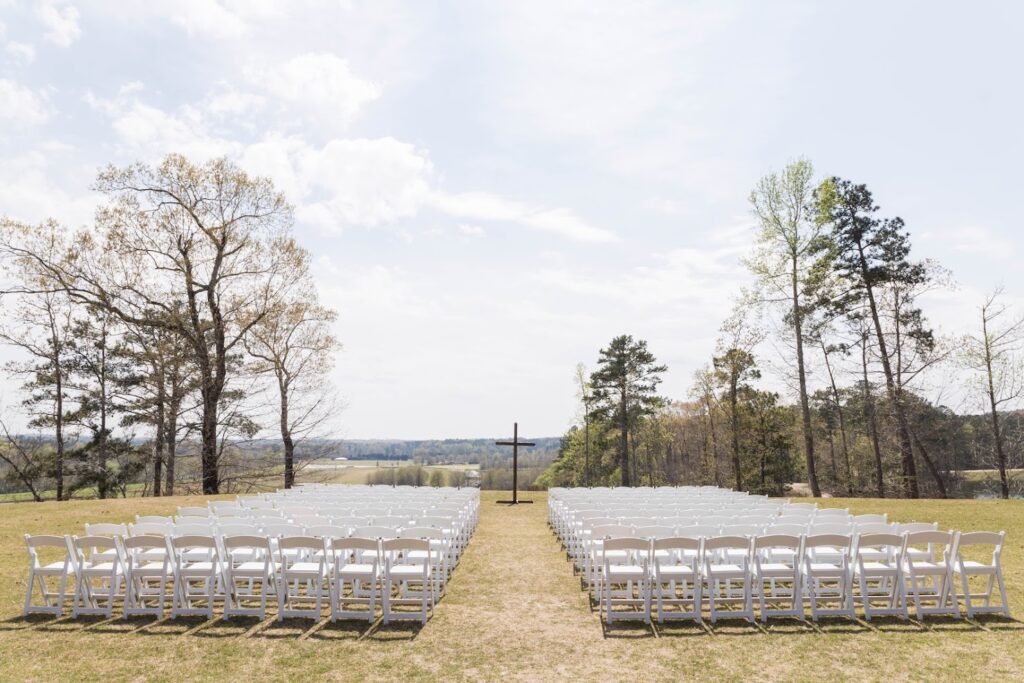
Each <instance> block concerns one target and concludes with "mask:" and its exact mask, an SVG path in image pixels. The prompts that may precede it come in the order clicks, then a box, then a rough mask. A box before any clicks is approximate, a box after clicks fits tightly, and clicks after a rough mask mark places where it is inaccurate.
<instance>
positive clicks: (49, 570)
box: [35, 562, 74, 575]
mask: <svg viewBox="0 0 1024 683" xmlns="http://www.w3.org/2000/svg"><path fill="white" fill-rule="evenodd" d="M73 571H74V570H73V569H72V568H71V565H68V572H69V573H72V572H73ZM35 572H36V574H47V575H55V574H57V575H59V574H63V573H64V563H63V562H51V563H50V564H46V565H43V566H42V567H37V568H36V570H35Z"/></svg>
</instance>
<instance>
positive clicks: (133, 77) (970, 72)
mask: <svg viewBox="0 0 1024 683" xmlns="http://www.w3.org/2000/svg"><path fill="white" fill-rule="evenodd" d="M1022 23H1024V4H1020V3H1007V2H975V3H970V4H969V5H965V4H962V3H953V2H934V1H933V2H900V3H892V2H859V3H821V2H811V1H808V2H772V3H764V2H675V1H670V2H629V3H623V2H600V1H595V0H585V1H583V0H581V1H579V2H561V1H554V0H545V1H543V2H540V1H537V2H534V1H531V0H525V1H521V0H517V1H516V2H497V1H494V2H481V1H470V0H466V1H464V2H429V3H427V2H412V1H409V2H404V3H394V2H387V1H374V2H322V3H321V2H308V1H305V0H297V1H292V2H288V3H275V2H269V1H260V0H238V1H231V0H219V1H216V0H205V1H204V0H167V1H160V0H150V1H148V2H145V3H124V2H84V1H78V2H56V1H46V0H43V1H37V2H29V1H18V0H0V214H3V215H7V216H9V217H11V218H15V219H18V220H23V221H31V222H35V221H40V220H42V219H44V218H46V217H53V218H56V219H57V220H59V221H60V222H61V223H63V224H65V225H67V226H68V227H69V229H72V228H77V227H79V226H83V225H87V224H88V223H89V222H90V221H91V217H92V214H93V211H94V209H95V207H96V205H97V202H98V196H97V195H96V194H95V193H93V192H91V191H90V190H89V187H90V185H91V183H92V181H93V179H94V178H95V175H96V172H97V170H98V169H99V168H100V167H102V166H105V165H106V164H108V163H114V164H119V165H123V164H129V163H132V162H135V161H143V162H155V161H157V160H159V159H160V158H161V157H162V156H163V155H165V154H168V153H170V152H180V153H183V154H186V155H187V156H189V157H190V158H192V159H193V160H195V161H203V160H206V159H210V158H213V157H218V156H223V155H226V156H228V157H230V158H231V159H233V160H234V161H235V162H237V163H238V164H239V165H240V166H241V167H242V168H244V169H245V170H247V171H248V172H251V173H254V174H257V175H266V176H269V177H271V178H272V179H273V181H274V183H275V184H276V186H277V187H278V188H279V189H281V190H282V191H283V192H285V194H286V196H287V197H288V200H289V201H290V202H291V203H292V204H293V205H294V206H295V226H294V232H295V235H296V237H297V238H298V240H299V242H300V243H301V244H303V245H304V246H306V247H307V248H309V249H310V250H311V252H312V254H313V255H314V263H315V265H314V268H315V275H316V278H317V282H318V287H319V290H320V293H321V296H322V298H323V300H324V301H325V302H326V303H327V304H329V305H331V306H333V307H334V308H335V309H336V310H337V311H338V321H337V325H336V330H335V332H336V334H337V336H338V337H339V339H340V340H341V341H342V344H343V350H342V351H341V352H340V353H339V354H338V356H337V359H336V367H335V370H334V373H333V377H332V379H333V382H334V384H335V386H336V387H337V390H338V392H339V395H340V396H341V397H342V400H343V401H344V403H345V406H346V407H345V409H344V410H343V411H342V412H341V413H340V414H339V415H338V417H337V418H336V420H335V423H334V424H333V426H332V430H333V434H334V435H336V436H340V437H345V438H442V437H480V436H496V435H506V434H507V433H509V432H511V423H512V422H513V421H514V420H518V421H519V423H520V430H521V432H522V433H524V434H525V435H533V436H539V435H556V434H559V433H561V432H563V431H564V430H565V428H566V427H567V426H568V425H569V424H571V422H572V420H573V419H574V416H575V413H576V406H575V403H576V399H575V390H574V383H573V375H574V368H575V365H576V363H578V362H583V363H585V364H587V366H588V367H589V368H593V365H594V363H595V361H596V358H597V354H598V350H599V349H600V348H601V347H602V346H604V345H606V344H607V342H608V341H609V340H611V338H612V337H614V336H616V335H618V334H632V335H634V336H635V337H639V338H642V339H645V340H647V341H648V344H649V347H650V349H651V351H652V352H653V353H654V354H655V355H656V356H657V357H658V359H659V361H661V362H663V363H665V364H666V365H667V366H668V368H669V369H668V372H667V373H666V374H665V376H664V380H665V381H664V383H663V385H662V387H661V390H662V393H663V394H664V395H666V396H669V397H673V398H684V397H685V396H686V394H687V391H688V388H689V387H690V385H691V383H692V376H693V373H694V371H695V370H696V369H697V368H698V367H699V366H701V365H702V364H704V363H706V362H707V361H708V360H709V359H710V356H711V354H712V352H713V350H714V346H715V340H716V337H717V336H718V328H719V325H720V323H721V322H722V319H723V318H724V317H725V316H726V315H727V313H728V311H729V308H730V305H731V300H732V298H733V297H734V296H735V294H736V292H737V291H738V290H739V288H740V287H742V286H744V285H745V284H748V283H749V279H750V278H749V276H748V275H747V273H746V271H745V269H744V267H743V266H742V264H741V258H742V256H743V255H744V253H746V251H747V249H748V248H749V246H750V244H751V242H752V240H753V237H754V234H755V225H754V221H753V218H752V216H751V213H750V207H749V203H748V196H749V193H750V190H751V188H752V187H753V186H754V184H755V182H756V181H757V179H758V178H759V177H761V176H762V175H764V174H765V173H767V172H770V171H773V170H778V169H780V168H781V167H783V166H784V165H785V164H786V163H787V162H789V161H790V160H792V159H795V158H797V157H806V158H808V159H810V160H811V161H812V162H813V164H814V166H815V169H816V171H817V173H818V174H819V175H820V176H822V177H824V176H826V175H839V176H842V177H845V178H849V179H851V180H854V181H856V182H863V183H867V184H868V186H869V187H870V188H871V189H872V191H873V192H874V195H875V199H876V202H877V203H878V204H880V205H881V207H882V212H883V214H885V215H899V216H902V217H903V219H904V220H905V221H906V223H907V227H908V229H909V230H910V233H911V235H912V239H913V252H912V253H913V255H914V256H915V257H916V258H934V259H937V260H938V261H939V262H941V263H942V264H943V265H944V266H946V267H947V268H949V269H951V270H952V271H953V275H954V277H955V279H956V287H955V288H951V289H947V290H942V291H939V292H934V293H931V294H930V295H929V296H928V299H927V301H926V303H925V313H926V315H927V316H928V318H929V320H930V321H931V322H932V323H933V324H934V325H935V326H936V328H937V329H938V330H939V331H940V332H942V333H944V334H949V335H957V334H963V333H964V332H966V331H967V330H968V327H969V326H970V325H972V324H973V322H972V321H974V320H975V318H976V317H977V315H978V311H977V307H978V305H979V304H980V303H981V301H982V300H983V298H984V296H985V294H986V293H987V292H989V291H991V290H992V289H993V288H995V287H997V286H999V285H1003V286H1004V287H1005V290H1006V297H1007V301H1008V302H1009V303H1012V304H1015V305H1017V306H1018V307H1019V306H1021V305H1022V303H1024V278H1022V277H1021V274H1020V265H1019V264H1020V260H1021V257H1022V256H1024V224H1022V220H1021V218H1020V209H1019V206H1020V202H1019V197H1020V186H1021V180H1022V174H1021V170H1020V160H1021V158H1022V157H1024V132H1022V131H1024V126H1022V123H1021V122H1022V121H1024V89H1022V88H1021V87H1020V79H1021V71H1022V67H1024V42H1022V41H1021V40H1020V30H1019V29H1020V26H1021V25H1022ZM1018 310H1021V309H1020V308H1018ZM11 353H12V352H11V351H10V350H3V351H0V358H10V357H11ZM764 353H765V354H766V355H770V354H771V353H772V350H771V349H770V348H769V349H765V350H764ZM766 361H767V362H770V361H771V358H766ZM823 381H824V378H823V377H822V376H821V374H820V373H817V374H815V375H812V378H811V382H812V386H813V385H815V384H820V383H822V382H823ZM17 401H18V394H17V387H16V384H14V383H12V382H11V381H6V382H4V383H0V406H2V409H3V410H4V411H7V410H9V409H11V408H12V406H16V404H17Z"/></svg>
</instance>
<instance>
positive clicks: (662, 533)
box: [633, 526, 676, 539]
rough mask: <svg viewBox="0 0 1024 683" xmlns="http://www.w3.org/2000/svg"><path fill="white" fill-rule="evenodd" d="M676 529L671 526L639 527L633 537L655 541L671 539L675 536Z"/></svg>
mask: <svg viewBox="0 0 1024 683" xmlns="http://www.w3.org/2000/svg"><path fill="white" fill-rule="evenodd" d="M675 532H676V530H675V528H673V527H670V526H638V527H637V528H636V529H635V530H634V531H633V535H634V536H636V537H637V538H646V539H655V538H669V537H671V536H674V535H675Z"/></svg>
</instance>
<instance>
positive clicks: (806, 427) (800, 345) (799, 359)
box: [792, 255, 821, 498]
mask: <svg viewBox="0 0 1024 683" xmlns="http://www.w3.org/2000/svg"><path fill="white" fill-rule="evenodd" d="M797 273H798V269H797V261H796V255H794V256H793V273H792V274H793V278H792V286H793V333H794V335H795V336H796V371H797V376H798V379H799V381H800V419H801V421H802V423H803V431H804V459H805V460H806V464H807V482H808V484H810V486H811V495H813V496H814V497H815V498H820V497H821V487H820V486H819V485H818V473H817V471H816V469H815V465H814V433H813V432H812V431H811V404H810V401H809V400H808V398H807V373H806V371H805V369H804V331H803V316H802V315H801V312H800V289H799V286H798V282H797Z"/></svg>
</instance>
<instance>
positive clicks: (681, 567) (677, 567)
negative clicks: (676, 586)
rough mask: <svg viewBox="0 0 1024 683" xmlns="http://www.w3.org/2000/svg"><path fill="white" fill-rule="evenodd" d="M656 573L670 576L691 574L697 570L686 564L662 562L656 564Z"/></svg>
mask: <svg viewBox="0 0 1024 683" xmlns="http://www.w3.org/2000/svg"><path fill="white" fill-rule="evenodd" d="M657 573H658V575H659V576H667V577H669V578H671V577H673V576H693V575H695V574H696V573H697V570H696V569H694V568H693V567H692V566H690V565H686V564H667V565H666V564H662V565H658V568H657Z"/></svg>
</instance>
